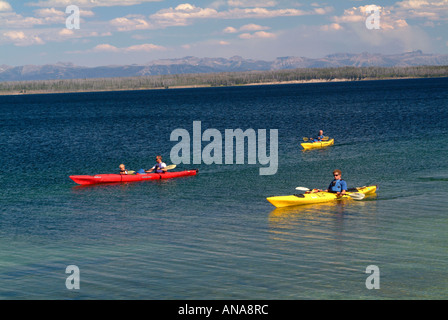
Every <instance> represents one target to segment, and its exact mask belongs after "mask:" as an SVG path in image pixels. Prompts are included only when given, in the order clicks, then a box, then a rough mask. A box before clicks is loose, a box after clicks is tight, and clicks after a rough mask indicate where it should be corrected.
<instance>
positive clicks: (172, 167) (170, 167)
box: [163, 164, 176, 170]
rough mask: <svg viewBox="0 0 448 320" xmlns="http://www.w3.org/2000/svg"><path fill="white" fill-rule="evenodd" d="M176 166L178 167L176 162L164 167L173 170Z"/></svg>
mask: <svg viewBox="0 0 448 320" xmlns="http://www.w3.org/2000/svg"><path fill="white" fill-rule="evenodd" d="M174 168H176V165H175V164H172V165H169V166H166V167H165V168H163V169H166V170H172V169H174Z"/></svg>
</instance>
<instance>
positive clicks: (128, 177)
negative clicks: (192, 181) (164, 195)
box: [70, 169, 198, 185]
mask: <svg viewBox="0 0 448 320" xmlns="http://www.w3.org/2000/svg"><path fill="white" fill-rule="evenodd" d="M197 172H198V170H197V169H194V170H187V171H178V172H168V171H167V172H163V173H143V174H138V173H137V174H110V173H106V174H97V175H94V176H70V179H72V180H73V181H75V182H76V183H77V184H83V185H85V184H97V183H114V182H115V183H116V182H134V181H146V180H157V179H172V178H179V177H187V176H195V175H196V173H197Z"/></svg>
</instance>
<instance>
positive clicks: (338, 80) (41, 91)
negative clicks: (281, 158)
mask: <svg viewBox="0 0 448 320" xmlns="http://www.w3.org/2000/svg"><path fill="white" fill-rule="evenodd" d="M430 78H446V77H385V78H381V79H378V78H365V79H360V80H351V79H346V78H336V79H331V80H326V79H312V80H291V81H275V82H274V81H270V82H258V83H245V84H235V85H228V86H214V85H211V84H203V85H183V86H182V85H180V86H170V87H154V88H127V89H119V88H117V89H104V90H67V91H45V90H35V91H27V92H0V96H20V95H39V94H64V93H97V92H98V93H99V92H115V91H145V90H171V89H194V88H220V87H242V86H266V85H284V84H308V83H329V82H359V81H380V80H405V79H430ZM111 79H113V78H111ZM67 80H70V79H67ZM48 81H52V80H48Z"/></svg>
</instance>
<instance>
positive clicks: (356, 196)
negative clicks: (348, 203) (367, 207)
mask: <svg viewBox="0 0 448 320" xmlns="http://www.w3.org/2000/svg"><path fill="white" fill-rule="evenodd" d="M348 196H349V197H350V198H352V199H353V200H362V199H364V198H365V197H366V195H365V194H364V193H358V192H355V193H350V194H348Z"/></svg>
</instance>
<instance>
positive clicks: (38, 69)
mask: <svg viewBox="0 0 448 320" xmlns="http://www.w3.org/2000/svg"><path fill="white" fill-rule="evenodd" d="M424 65H426V66H441V65H448V55H440V54H425V53H423V52H422V51H420V50H417V51H413V52H406V53H402V54H393V55H383V54H378V53H377V54H371V53H367V52H363V53H359V54H353V53H336V54H331V55H327V56H325V57H323V58H318V59H312V58H305V57H292V56H291V57H280V58H277V59H275V60H274V61H262V60H252V59H244V58H242V57H239V56H235V57H232V58H229V59H225V58H197V57H184V58H180V59H161V60H155V61H151V62H149V63H147V64H144V65H121V66H120V65H112V66H101V67H82V66H76V65H74V64H72V63H62V62H59V63H56V64H52V65H26V66H19V67H11V66H7V65H0V81H2V82H4V81H28V80H57V79H93V78H116V77H138V76H149V75H172V74H191V73H193V74H194V73H212V72H240V71H268V70H282V69H296V68H331V67H335V68H336V67H345V66H351V67H369V66H376V67H394V66H400V67H407V66H424Z"/></svg>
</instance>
